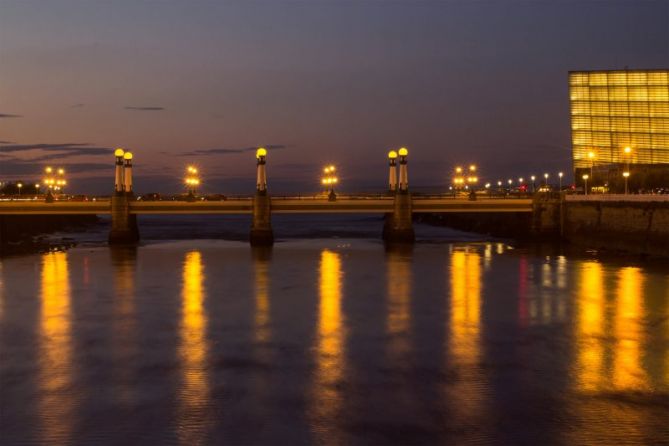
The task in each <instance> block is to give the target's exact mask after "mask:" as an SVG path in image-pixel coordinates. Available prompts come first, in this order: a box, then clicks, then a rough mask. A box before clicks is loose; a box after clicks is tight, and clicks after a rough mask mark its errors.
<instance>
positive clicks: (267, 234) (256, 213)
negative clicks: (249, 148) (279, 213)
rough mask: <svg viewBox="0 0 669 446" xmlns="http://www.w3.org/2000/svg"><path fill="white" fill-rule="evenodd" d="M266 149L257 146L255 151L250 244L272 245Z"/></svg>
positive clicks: (272, 233)
mask: <svg viewBox="0 0 669 446" xmlns="http://www.w3.org/2000/svg"><path fill="white" fill-rule="evenodd" d="M266 157H267V150H265V149H264V148H262V147H261V148H259V149H258V150H257V152H256V159H257V164H256V170H257V176H256V178H257V180H256V194H255V196H254V197H253V222H252V223H251V233H250V234H249V241H250V242H251V246H272V245H273V244H274V232H273V231H272V203H271V199H270V196H269V193H268V192H267V174H266V172H265V164H266V162H267V161H266Z"/></svg>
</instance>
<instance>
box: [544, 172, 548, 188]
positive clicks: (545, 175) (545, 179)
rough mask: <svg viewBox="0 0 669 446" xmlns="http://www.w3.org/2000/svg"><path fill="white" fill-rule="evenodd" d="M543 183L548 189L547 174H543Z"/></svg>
mask: <svg viewBox="0 0 669 446" xmlns="http://www.w3.org/2000/svg"><path fill="white" fill-rule="evenodd" d="M544 183H546V188H548V174H547V173H545V174H544Z"/></svg>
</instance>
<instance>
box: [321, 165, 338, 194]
mask: <svg viewBox="0 0 669 446" xmlns="http://www.w3.org/2000/svg"><path fill="white" fill-rule="evenodd" d="M336 171H337V169H336V168H335V166H333V165H332V164H330V165H329V166H326V167H325V168H323V173H324V175H323V178H321V184H323V185H324V186H325V187H326V189H328V190H329V192H328V200H329V201H335V200H337V194H336V193H335V190H334V187H335V184H337V182H338V181H339V180H338V179H337V177H336V176H335V172H336Z"/></svg>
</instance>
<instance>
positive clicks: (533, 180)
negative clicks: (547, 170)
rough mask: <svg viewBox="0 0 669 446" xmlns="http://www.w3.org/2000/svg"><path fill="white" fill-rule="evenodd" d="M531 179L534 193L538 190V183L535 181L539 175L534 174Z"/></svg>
mask: <svg viewBox="0 0 669 446" xmlns="http://www.w3.org/2000/svg"><path fill="white" fill-rule="evenodd" d="M530 179H531V180H532V193H534V192H536V191H537V183H535V180H536V179H537V177H535V176H534V175H532V176H531V177H530Z"/></svg>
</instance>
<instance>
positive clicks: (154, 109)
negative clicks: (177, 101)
mask: <svg viewBox="0 0 669 446" xmlns="http://www.w3.org/2000/svg"><path fill="white" fill-rule="evenodd" d="M124 108H125V109H126V110H134V111H160V110H165V107H131V106H126V107H124Z"/></svg>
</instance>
